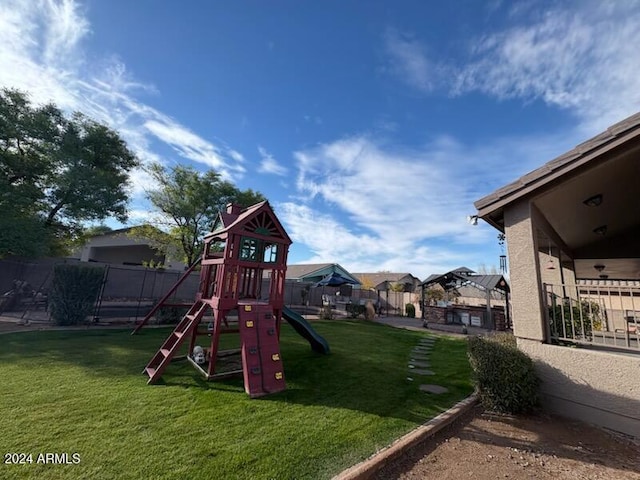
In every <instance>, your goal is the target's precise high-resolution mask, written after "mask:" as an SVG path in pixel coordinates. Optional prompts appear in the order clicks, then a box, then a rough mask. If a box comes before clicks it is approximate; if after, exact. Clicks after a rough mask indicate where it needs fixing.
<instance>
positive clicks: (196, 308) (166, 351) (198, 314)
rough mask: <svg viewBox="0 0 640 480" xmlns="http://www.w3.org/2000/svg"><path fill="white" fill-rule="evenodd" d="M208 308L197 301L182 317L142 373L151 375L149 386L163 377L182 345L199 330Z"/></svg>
mask: <svg viewBox="0 0 640 480" xmlns="http://www.w3.org/2000/svg"><path fill="white" fill-rule="evenodd" d="M207 306H208V305H207V304H206V303H204V302H201V301H197V302H195V303H194V304H193V305H192V306H191V308H189V311H188V312H187V313H186V315H185V316H184V317H182V320H180V323H178V325H176V328H175V329H174V330H173V332H171V335H169V338H167V339H166V340H165V341H164V343H163V344H162V346H161V347H160V350H158V351H157V352H156V354H155V355H154V356H153V358H152V359H151V361H150V362H149V364H148V365H147V366H146V367H145V369H144V371H143V372H142V373H144V374H146V375H149V381H148V382H147V384H151V383H154V382H155V381H156V380H158V379H159V378H160V377H161V376H162V372H164V369H165V368H167V365H169V363H170V362H171V359H172V358H173V356H174V355H175V353H176V352H177V351H178V349H179V348H180V346H181V345H182V342H183V341H184V340H185V338H187V337H189V336H190V335H189V334H190V333H192V332H193V329H194V328H198V324H199V323H200V319H201V318H202V316H203V315H204V312H205V310H206V308H207Z"/></svg>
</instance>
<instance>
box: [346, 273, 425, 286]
mask: <svg viewBox="0 0 640 480" xmlns="http://www.w3.org/2000/svg"><path fill="white" fill-rule="evenodd" d="M353 276H354V277H357V278H358V280H360V282H362V283H369V284H371V285H373V286H374V287H373V288H374V289H375V290H387V289H389V287H390V285H391V284H393V283H404V284H410V285H412V286H413V287H416V286H418V285H419V284H420V279H419V278H418V277H416V276H414V275H412V274H411V273H408V272H401V273H397V272H395V273H394V272H375V273H366V272H365V273H354V274H353Z"/></svg>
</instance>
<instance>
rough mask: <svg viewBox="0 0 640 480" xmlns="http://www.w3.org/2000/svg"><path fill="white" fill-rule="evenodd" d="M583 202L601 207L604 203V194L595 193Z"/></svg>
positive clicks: (589, 205)
mask: <svg viewBox="0 0 640 480" xmlns="http://www.w3.org/2000/svg"><path fill="white" fill-rule="evenodd" d="M582 203H584V204H585V205H586V206H587V207H599V206H600V204H601V203H602V194H601V193H599V194H597V195H594V196H593V197H589V198H587V199H586V200H585V201H584V202H582Z"/></svg>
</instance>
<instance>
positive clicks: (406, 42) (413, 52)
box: [384, 29, 437, 92]
mask: <svg viewBox="0 0 640 480" xmlns="http://www.w3.org/2000/svg"><path fill="white" fill-rule="evenodd" d="M384 49H385V53H386V55H387V60H388V65H387V67H386V69H387V70H389V71H390V72H391V73H393V74H395V75H396V76H398V77H400V78H401V79H402V80H403V81H404V82H406V83H408V84H409V85H410V86H412V87H414V88H416V89H418V90H420V91H423V92H429V91H431V90H432V89H433V87H434V79H435V77H436V75H435V70H436V69H437V67H436V65H435V64H434V63H432V62H431V61H430V60H429V58H428V57H427V54H426V48H425V46H424V44H422V43H420V42H419V41H418V40H417V39H415V38H412V37H411V36H409V35H407V34H402V33H400V32H398V31H397V30H395V29H387V31H386V32H385V35H384Z"/></svg>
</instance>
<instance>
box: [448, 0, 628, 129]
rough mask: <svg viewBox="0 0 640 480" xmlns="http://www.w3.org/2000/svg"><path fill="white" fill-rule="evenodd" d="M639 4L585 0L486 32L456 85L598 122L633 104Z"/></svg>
mask: <svg viewBox="0 0 640 480" xmlns="http://www.w3.org/2000/svg"><path fill="white" fill-rule="evenodd" d="M639 7H640V5H639V4H638V3H634V2H597V3H592V2H585V3H581V4H579V6H578V7H577V8H574V9H572V10H568V9H565V8H562V7H560V8H555V9H552V10H548V11H545V12H543V13H542V14H541V15H540V18H539V19H538V20H537V21H535V22H533V23H530V22H528V23H526V24H524V23H523V24H520V25H516V26H513V27H511V28H508V29H506V30H505V31H502V32H499V33H495V34H491V35H488V36H487V37H485V38H484V39H482V40H481V41H480V42H478V44H477V45H476V46H475V47H474V52H473V53H474V57H475V58H476V60H474V61H472V62H471V63H470V64H469V65H467V66H466V67H464V68H463V69H462V71H461V72H460V74H459V76H458V84H457V90H458V91H459V92H466V91H473V90H479V91H482V92H485V93H487V94H490V95H494V96H497V97H499V98H512V97H517V98H531V99H540V100H542V101H544V102H546V103H547V104H550V105H554V106H557V107H560V108H564V109H568V110H571V111H573V112H575V113H576V114H577V115H578V116H579V118H581V119H584V120H585V121H586V122H589V123H592V124H593V128H598V129H603V128H605V127H606V126H608V125H610V124H611V123H614V122H616V121H619V120H621V119H623V118H624V117H626V116H628V115H629V114H631V113H634V112H635V111H637V110H638V107H639V106H640V76H638V75H637V71H638V69H639V68H640V49H638V48H637V45H639V44H640V29H638V28H637V27H638V24H640V8H639Z"/></svg>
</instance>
